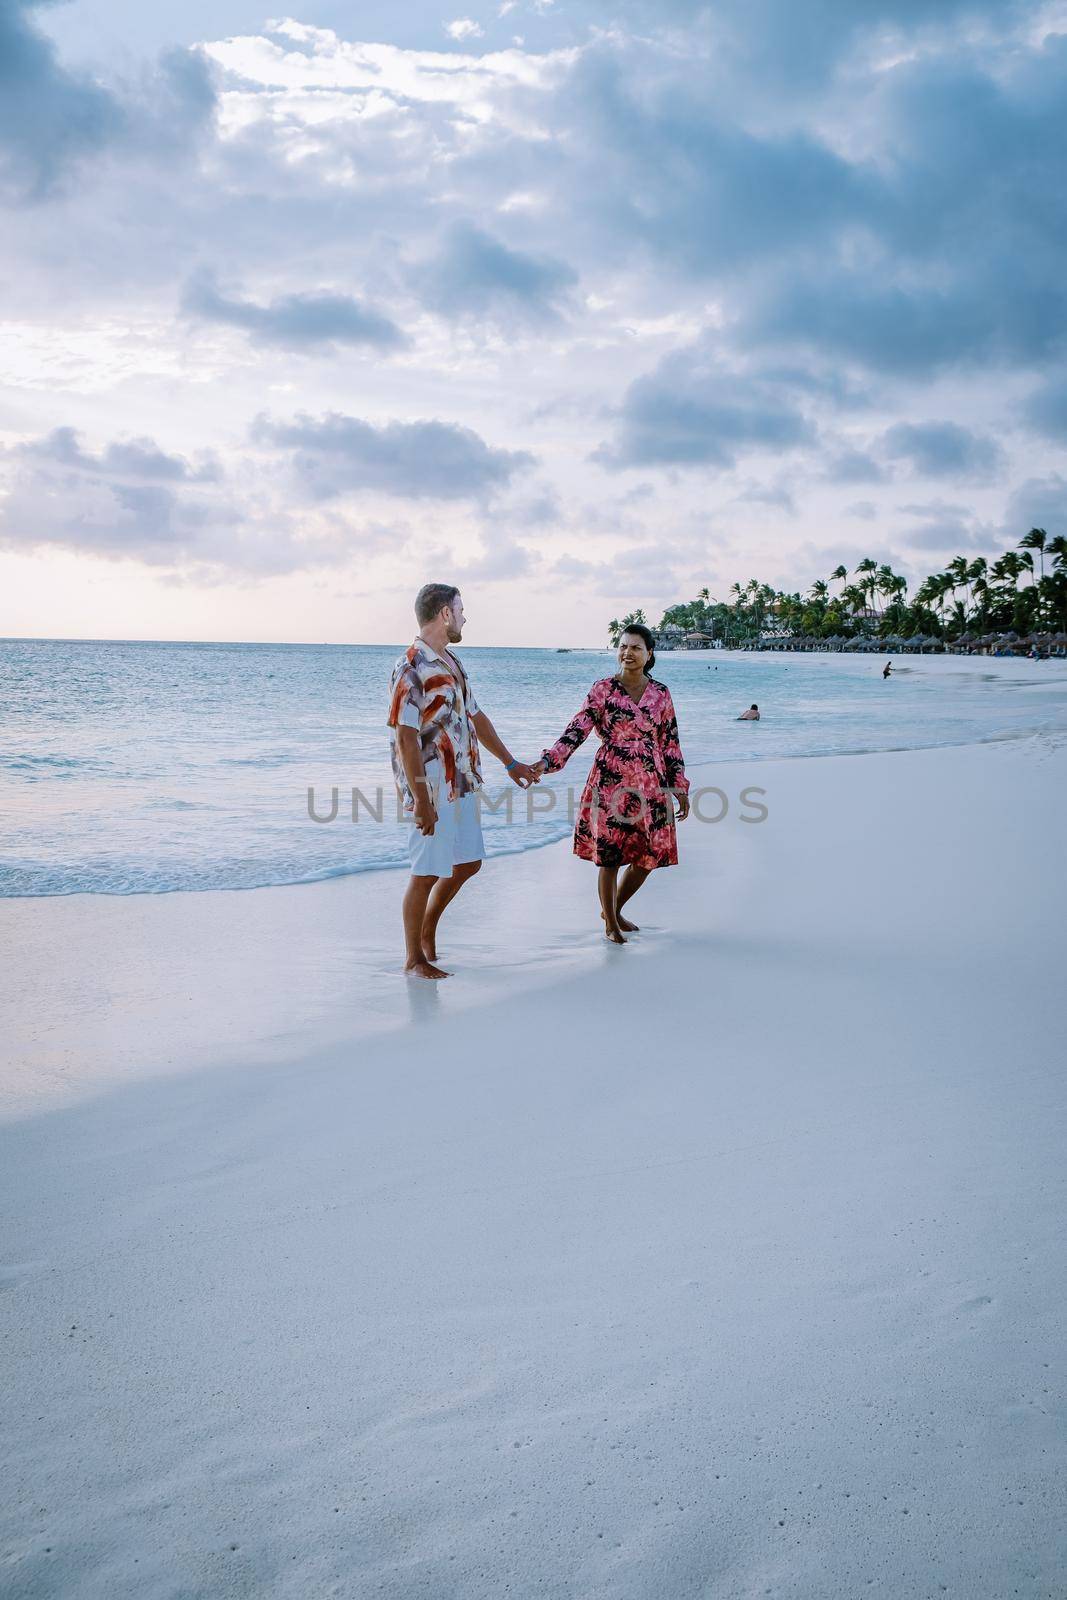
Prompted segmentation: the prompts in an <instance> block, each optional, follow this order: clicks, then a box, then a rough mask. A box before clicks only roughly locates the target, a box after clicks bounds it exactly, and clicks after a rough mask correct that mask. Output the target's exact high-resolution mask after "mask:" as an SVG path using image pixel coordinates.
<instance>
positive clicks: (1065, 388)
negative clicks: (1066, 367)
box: [1023, 378, 1067, 442]
mask: <svg viewBox="0 0 1067 1600" xmlns="http://www.w3.org/2000/svg"><path fill="white" fill-rule="evenodd" d="M1023 417H1024V419H1025V420H1026V421H1027V422H1028V423H1029V424H1030V426H1031V427H1032V428H1034V429H1036V431H1037V432H1038V433H1041V434H1043V435H1044V436H1045V438H1046V439H1057V440H1060V441H1063V442H1067V380H1065V379H1063V378H1057V379H1053V380H1052V381H1051V382H1049V383H1046V384H1044V385H1043V386H1042V387H1041V388H1040V389H1036V390H1035V391H1034V393H1033V394H1032V395H1030V397H1029V399H1028V400H1027V401H1026V403H1025V404H1024V406H1023Z"/></svg>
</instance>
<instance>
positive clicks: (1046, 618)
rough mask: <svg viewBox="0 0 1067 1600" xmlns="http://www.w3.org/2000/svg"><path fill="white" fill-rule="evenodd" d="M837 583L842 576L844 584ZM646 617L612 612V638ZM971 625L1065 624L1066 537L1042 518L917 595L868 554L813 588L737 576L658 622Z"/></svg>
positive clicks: (961, 628)
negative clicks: (1001, 548) (997, 553)
mask: <svg viewBox="0 0 1067 1600" xmlns="http://www.w3.org/2000/svg"><path fill="white" fill-rule="evenodd" d="M1035 554H1036V556H1037V560H1038V566H1037V570H1036V571H1035V567H1034V556H1035ZM1046 556H1048V557H1049V558H1050V563H1051V566H1050V571H1049V572H1048V573H1046V571H1045V558H1046ZM850 580H851V581H850ZM1020 580H1022V582H1020ZM834 584H837V585H839V587H838V589H837V592H836V593H835V592H833V590H832V587H831V586H832V585H834ZM644 621H645V615H644V612H643V611H635V612H631V613H630V614H629V615H628V616H626V617H623V618H622V619H616V618H613V619H612V621H611V623H610V624H609V628H608V632H609V635H610V637H611V641H612V643H613V644H616V643H617V642H618V638H619V634H620V633H621V632H622V631H623V629H625V627H626V626H627V625H628V624H629V623H631V622H644ZM971 629H973V630H975V632H977V633H979V634H984V633H989V632H997V631H1001V632H1006V631H1009V630H1010V631H1013V632H1015V633H1018V634H1029V633H1035V632H1038V631H1041V630H1047V631H1049V632H1053V631H1067V538H1064V536H1063V535H1062V534H1057V535H1056V537H1055V538H1051V539H1050V538H1049V536H1048V534H1047V533H1046V532H1045V530H1044V528H1031V529H1030V531H1029V533H1028V534H1026V536H1025V537H1024V538H1023V539H1021V540H1020V541H1019V546H1018V549H1016V550H1008V551H1006V552H1005V553H1004V555H1002V556H1001V557H1000V558H999V559H998V560H995V561H992V562H990V561H987V560H986V558H985V556H976V557H974V559H973V560H970V561H969V560H968V559H967V557H966V556H956V557H955V558H954V559H953V560H952V561H950V562H949V563H948V566H947V567H946V568H945V570H944V571H943V572H935V573H931V575H930V576H929V577H928V578H926V579H924V581H923V582H922V583H921V584H920V585H919V587H918V588H917V589H916V590H915V593H914V594H913V595H912V596H911V597H910V598H909V596H908V583H907V579H906V578H904V577H902V576H901V575H900V573H896V572H894V571H893V569H892V568H891V567H890V566H888V565H886V564H885V563H881V564H879V563H878V562H877V561H875V560H873V559H872V558H871V557H870V556H867V557H865V559H864V560H863V561H861V562H860V563H859V565H858V566H857V567H856V569H855V571H854V572H853V573H851V574H850V573H849V572H848V570H847V569H846V568H845V567H843V566H838V567H835V569H834V571H833V572H831V574H830V576H829V578H828V579H827V578H816V579H815V582H814V583H813V584H812V585H811V588H810V589H809V590H808V592H807V594H806V595H801V594H800V593H794V594H788V593H786V592H784V591H783V590H780V589H774V588H772V587H771V586H770V585H769V584H766V583H761V582H760V581H759V579H758V578H750V579H749V580H748V582H747V583H744V584H742V583H735V584H733V585H732V586H731V589H730V597H729V599H728V600H714V599H712V597H711V595H710V594H709V592H708V590H707V589H701V591H700V593H699V595H698V596H697V598H696V599H695V600H692V601H689V602H688V603H684V604H681V605H674V606H668V608H667V610H666V611H665V612H664V613H663V618H662V620H661V622H660V623H659V625H658V629H657V631H658V632H661V633H662V632H666V633H667V634H668V635H670V634H672V633H674V634H679V633H683V634H689V635H693V634H696V635H704V636H705V637H706V638H709V639H711V638H714V639H718V640H722V641H723V643H726V644H741V643H751V642H752V641H753V640H756V639H759V638H760V637H761V636H765V635H776V636H779V637H781V636H784V635H801V636H804V637H806V638H814V639H820V638H821V639H827V638H830V637H833V636H835V635H836V636H839V637H840V636H845V637H849V636H852V635H854V634H857V633H869V634H871V635H872V636H879V637H883V638H884V637H886V636H888V635H891V634H893V635H898V636H900V637H901V638H913V637H914V636H915V635H917V634H927V635H929V634H932V635H935V636H936V637H937V638H941V639H944V640H946V641H952V640H955V639H958V638H959V637H960V636H961V635H962V634H965V633H967V632H968V630H971Z"/></svg>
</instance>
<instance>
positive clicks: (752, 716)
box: [737, 703, 759, 722]
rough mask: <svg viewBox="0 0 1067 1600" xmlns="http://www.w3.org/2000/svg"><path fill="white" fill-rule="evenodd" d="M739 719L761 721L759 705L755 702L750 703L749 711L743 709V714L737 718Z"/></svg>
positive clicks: (739, 720) (740, 720) (742, 720)
mask: <svg viewBox="0 0 1067 1600" xmlns="http://www.w3.org/2000/svg"><path fill="white" fill-rule="evenodd" d="M737 721H738V722H758V721H759V706H758V705H756V704H755V703H753V704H752V705H750V706H749V708H748V710H747V711H742V713H741V715H740V716H739V717H738V718H737Z"/></svg>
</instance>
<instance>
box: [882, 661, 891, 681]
mask: <svg viewBox="0 0 1067 1600" xmlns="http://www.w3.org/2000/svg"><path fill="white" fill-rule="evenodd" d="M892 670H893V663H892V662H891V661H887V662H886V664H885V666H884V667H883V668H882V677H883V678H888V677H889V674H890V673H891V672H892Z"/></svg>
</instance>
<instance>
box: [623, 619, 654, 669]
mask: <svg viewBox="0 0 1067 1600" xmlns="http://www.w3.org/2000/svg"><path fill="white" fill-rule="evenodd" d="M628 633H636V635H637V637H638V638H639V639H643V640H644V644H645V649H646V650H647V651H648V660H647V661H646V662H645V671H646V672H651V671H652V668H653V667H654V666H655V665H656V641H655V639H654V638H653V636H652V629H651V628H646V627H645V625H644V623H643V622H631V623H630V624H629V625H628V626H627V627H625V628H623V630H622V632H621V633H620V634H619V643H620V644H621V643H622V641H623V639H625V637H626V635H627V634H628Z"/></svg>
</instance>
